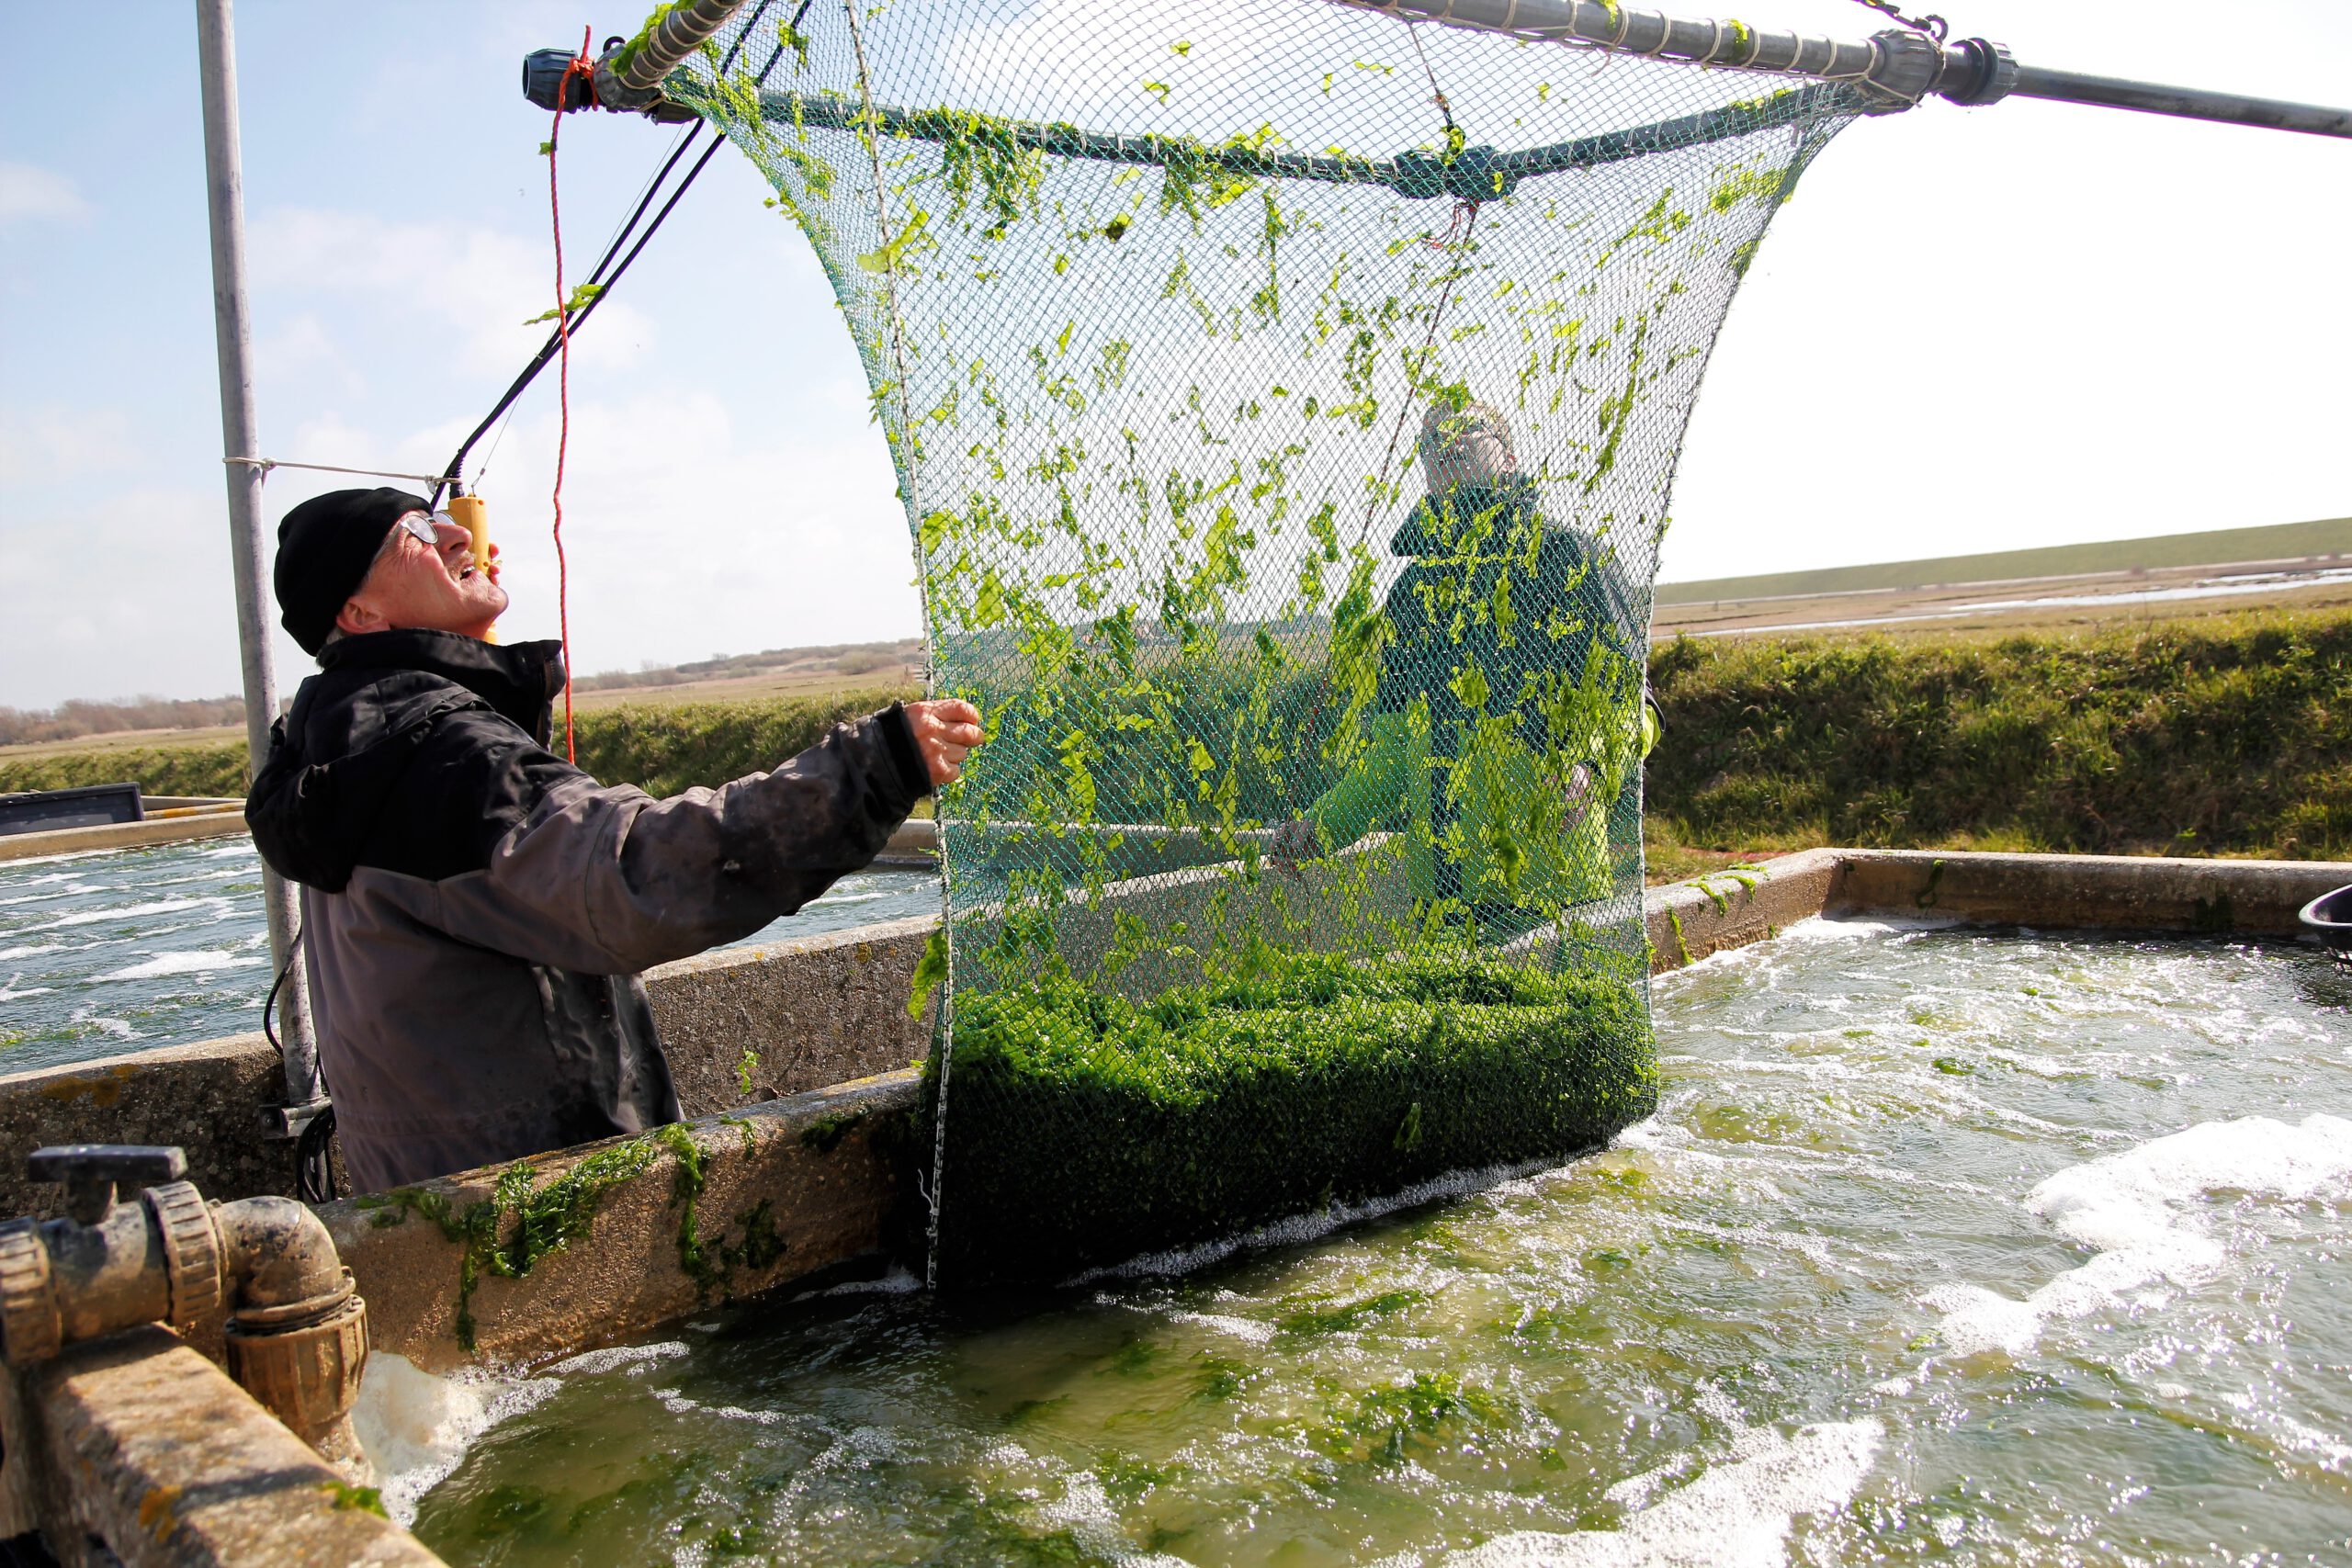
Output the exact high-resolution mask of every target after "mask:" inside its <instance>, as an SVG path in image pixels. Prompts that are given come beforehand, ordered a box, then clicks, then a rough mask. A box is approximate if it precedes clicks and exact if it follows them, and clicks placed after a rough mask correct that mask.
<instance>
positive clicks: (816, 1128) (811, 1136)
mask: <svg viewBox="0 0 2352 1568" xmlns="http://www.w3.org/2000/svg"><path fill="white" fill-rule="evenodd" d="M871 1114H872V1112H871V1111H867V1110H865V1109H864V1108H862V1107H861V1108H859V1109H856V1110H852V1111H827V1112H826V1113H825V1114H824V1115H822V1116H820V1117H818V1118H817V1119H816V1120H815V1121H814V1122H809V1125H807V1126H806V1127H803V1128H801V1129H800V1145H801V1147H803V1148H809V1149H814V1150H816V1151H817V1152H818V1153H819V1154H820V1155H822V1154H831V1153H832V1151H833V1147H834V1145H837V1144H839V1143H840V1142H841V1141H842V1139H843V1138H845V1137H847V1136H848V1135H849V1133H850V1129H852V1128H854V1127H855V1126H856V1125H857V1124H858V1123H859V1122H864V1121H865V1119H866V1117H867V1116H869V1115H871Z"/></svg>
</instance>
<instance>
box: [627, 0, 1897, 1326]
mask: <svg viewBox="0 0 2352 1568" xmlns="http://www.w3.org/2000/svg"><path fill="white" fill-rule="evenodd" d="M739 44H740V47H738V45H739ZM763 70H764V72H765V74H764V76H763V75H762V72H763ZM668 90H669V91H670V92H671V93H672V94H673V96H678V97H681V98H684V99H685V100H687V101H689V102H692V103H694V104H695V106H696V107H699V108H700V109H701V110H702V111H703V112H704V113H706V114H707V116H708V117H709V118H712V119H713V120H714V121H716V122H717V123H718V126H719V127H720V128H721V129H723V130H724V131H725V132H726V134H727V135H728V136H729V137H730V138H732V139H733V141H735V142H736V144H737V145H738V146H740V147H741V149H742V150H743V151H744V152H747V153H749V154H750V155H751V156H752V159H753V160H755V161H756V162H757V164H759V166H760V168H761V169H762V170H763V172H764V173H765V174H766V175H767V176H768V178H769V179H770V181H771V182H772V183H773V185H774V186H775V193H776V194H775V201H776V203H777V205H778V206H779V207H780V208H781V209H783V210H784V211H785V212H786V213H787V214H788V215H790V216H791V217H792V218H793V219H795V220H797V221H798V223H799V225H800V226H801V228H802V229H803V231H805V232H806V233H807V234H808V235H809V239H810V241H811V242H812V243H814V244H815V246H816V248H817V252H818V254H820V256H821V257H822V258H823V260H824V264H825V266H826V269H827V271H828V274H829V275H830V276H831V280H832V284H833V287H834V289H835V292H836V295H837V298H838V299H839V302H840V306H841V309H842V314H843V315H844V317H845V318H846V319H847V321H848V323H849V326H850V330H851V331H852V333H854V335H855V337H856V340H857V344H858V347H859V350H860V352H861V353H862V355H863V356H864V359H865V367H866V371H867V374H868V376H869V377H870V378H871V382H872V387H873V400H874V412H875V415H876V418H877V419H878V420H879V422H880V423H881V424H882V426H883V428H884V429H885V430H886V431H887V432H888V436H889V441H890V446H891V450H892V452H893V454H894V456H895V458H896V462H897V468H898V475H899V485H900V488H901V491H902V493H903V497H904V500H905V502H906V509H907V518H908V523H909V525H910V528H911V529H912V531H913V535H914V540H915V553H916V558H917V561H918V564H919V570H920V574H921V584H922V599H923V606H924V614H925V617H926V623H927V630H928V633H929V637H930V640H931V648H932V665H931V668H932V678H933V685H934V687H935V689H936V691H937V692H938V693H939V694H943V695H951V694H952V695H961V696H966V697H969V698H970V699H972V700H973V701H974V702H976V703H978V705H980V707H981V708H982V709H983V710H984V712H985V713H986V715H987V717H988V722H989V731H990V740H989V744H988V745H986V746H985V747H983V748H982V749H981V750H978V752H976V753H975V754H974V756H973V758H972V761H971V766H970V771H969V773H968V775H967V777H966V778H965V779H964V780H963V781H962V782H961V783H960V784H957V785H956V786H955V787H952V788H950V789H948V790H947V791H946V792H945V793H944V795H942V796H941V798H940V800H939V802H938V814H939V820H940V827H941V830H942V832H941V841H942V846H943V851H944V855H943V859H944V868H945V872H946V879H947V916H948V919H947V922H946V925H945V928H944V933H943V940H942V941H941V942H939V943H937V944H935V945H934V949H933V958H932V960H929V961H927V962H926V964H925V966H924V968H925V975H924V976H923V979H922V982H921V983H922V984H925V985H928V984H929V983H931V982H932V981H934V980H944V988H943V989H942V990H941V991H940V993H939V998H940V1007H939V1010H938V1012H937V1014H936V1016H937V1019H938V1023H937V1028H936V1034H935V1045H934V1049H933V1056H932V1060H931V1063H930V1073H929V1081H930V1103H931V1104H932V1106H933V1109H934V1110H935V1111H936V1116H937V1120H936V1123H935V1140H936V1142H935V1147H934V1148H933V1150H932V1151H931V1157H930V1158H929V1159H928V1160H927V1161H926V1162H925V1163H926V1164H927V1165H928V1167H929V1168H928V1169H927V1170H926V1171H925V1172H924V1179H925V1182H926V1195H927V1197H928V1199H929V1201H930V1204H931V1225H932V1237H931V1246H932V1259H931V1261H932V1267H933V1270H934V1276H935V1278H936V1279H937V1280H939V1281H940V1282H942V1283H956V1284H969V1283H976V1282H981V1281H989V1280H1054V1279H1060V1278H1066V1277H1069V1276H1070V1275H1072V1274H1075V1273H1079V1272H1082V1271H1083V1270H1085V1269H1089V1268H1093V1267H1103V1266H1110V1265H1115V1264H1117V1263H1119V1262H1120V1261H1121V1260H1123V1259H1128V1258H1135V1257H1136V1256H1137V1255H1143V1254H1152V1253H1156V1252H1166V1251H1169V1250H1170V1249H1183V1248H1187V1247H1199V1246H1203V1245H1204V1244H1213V1243H1216V1241H1218V1240H1219V1239H1220V1238H1228V1237H1232V1236H1234V1235H1238V1234H1239V1233H1243V1232H1246V1231H1248V1230H1249V1229H1250V1228H1251V1227H1256V1226H1264V1225H1267V1224H1272V1223H1274V1222H1279V1221H1282V1220H1283V1219H1285V1218H1286V1217H1289V1216H1295V1215H1300V1214H1304V1213H1321V1212H1327V1211H1329V1210H1331V1209H1333V1208H1334V1207H1335V1206H1339V1207H1342V1208H1343V1207H1344V1206H1345V1205H1348V1204H1350V1203H1354V1202H1360V1201H1364V1200H1368V1199H1372V1198H1375V1197H1379V1196H1382V1195H1393V1194H1397V1193H1398V1192H1402V1191H1408V1190H1412V1189H1413V1188H1415V1187H1416V1186H1417V1184H1426V1183H1430V1182H1433V1181H1436V1180H1438V1179H1442V1178H1446V1177H1449V1176H1452V1175H1457V1174H1459V1173H1464V1172H1491V1171H1493V1170H1495V1169H1497V1168H1512V1167H1514V1166H1524V1165H1526V1164H1529V1163H1531V1162H1546V1163H1548V1162H1553V1161H1556V1160H1557V1159H1559V1158H1561V1157H1562V1156H1566V1155H1568V1154H1571V1153H1573V1152H1575V1151H1577V1150H1579V1149H1583V1148H1588V1147H1591V1146H1593V1145H1599V1144H1600V1143H1602V1142H1604V1141H1605V1140H1606V1139H1607V1138H1608V1137H1609V1136H1610V1135H1611V1134H1612V1133H1614V1132H1615V1131H1617V1130H1618V1129H1620V1128H1622V1127H1623V1126H1625V1125H1626V1124H1627V1123H1628V1122H1632V1121H1634V1120H1635V1119H1637V1118H1639V1117H1641V1116H1643V1115H1645V1114H1646V1113H1647V1111H1649V1109H1650V1108H1651V1106H1652V1104H1653V1102H1654V1100H1655V1095H1656V1089H1655V1083H1656V1077H1655V1059H1654V1053H1653V1048H1652V1044H1651V1039H1650V1033H1649V1018H1648V996H1647V988H1646V984H1647V983H1646V974H1647V947H1646V942H1645V929H1644V924H1643V920H1642V909H1641V895H1642V886H1643V876H1642V846H1641V760H1642V756H1643V753H1644V750H1645V704H1644V693H1643V682H1644V650H1645V645H1646V636H1647V625H1648V619H1649V611H1650V584H1651V578H1652V575H1653V572H1654V570H1655V567H1656V563H1657V547H1658V541H1659V539H1660V537H1661V536H1662V535H1663V533H1664V532H1665V529H1666V525H1667V496H1668V486H1669V481H1670V479H1671V478H1672V475H1673V470H1674V462H1675V457H1676V453H1677V450H1678V446H1679V442H1680V439H1681V435H1682V431H1683V427H1684V424H1685V422H1686V420H1687V419H1688V416H1689V414H1690V411H1691V403H1692V400H1693V399H1694V397H1695V395H1696V393H1697V390H1698V386H1699V378H1700V374H1701V371H1702V368H1703V367H1704V364H1705V361H1706V355H1707V351H1708V348H1709V346H1710V344H1712V342H1713V338H1714V334H1715V333H1716V330H1717V328H1718V326H1719V325H1720V323H1721V321H1722V319H1723V315H1724V310H1725V309H1726V307H1727V306H1728V304H1729V303H1730V300H1731V297H1732V292H1733V290H1734V288H1736V286H1737V284H1738V281H1739V278H1740V276H1741V274H1742V272H1743V270H1744V269H1745V268H1746V267H1747V264H1748V261H1749V258H1750V257H1751V255H1752V254H1753V253H1754V250H1755V247H1756V244H1757V242H1758V238H1759V237H1760V236H1761V234H1762V232H1763V231H1764V227H1765V224H1766V222H1767V221H1768V220H1770V217H1771V215H1772V213H1773V211H1774V209H1776V208H1777V206H1778V205H1779V204H1780V203H1781V201H1782V200H1783V199H1784V198H1785V197H1787V196H1788V194H1789V191H1790V189H1791V187H1792V183H1793V182H1794V180H1795V179H1796V177H1797V175H1798V174H1799V172H1800V171H1801V170H1802V169H1803V168H1804V165H1805V164H1806V162H1807V160H1809V159H1810V158H1811V157H1812V156H1813V154H1814V153H1815V152H1818V151H1819V150H1820V148H1821V147H1822V146H1823V145H1824V143H1826V141H1827V140H1828V139H1829V137H1830V136H1831V135H1832V134H1834V133H1835V132H1836V131H1837V130H1838V129H1839V128H1840V127H1841V126H1842V125H1844V124H1845V123H1847V121H1848V120H1849V118H1850V117H1851V116H1852V115H1853V114H1854V113H1856V112H1858V110H1859V109H1860V101H1859V99H1858V98H1857V97H1855V96H1853V95H1852V93H1851V91H1850V90H1849V89H1848V88H1845V87H1841V86H1835V85H1830V86H1824V85H1811V86H1798V87H1795V88H1791V87H1789V86H1788V85H1786V83H1785V82H1784V81H1782V80H1781V79H1777V78H1772V77H1765V76H1757V75H1753V74H1749V73H1740V72H1736V71H1724V70H1713V71H1710V70H1702V69H1698V68H1694V67H1691V66H1689V65H1680V64H1668V63H1661V62H1654V61H1650V60H1645V59H1642V58H1636V57H1629V56H1625V55H1623V54H1617V53H1611V52H1607V51H1575V50H1570V49H1566V48H1563V47H1560V46H1557V45H1553V44H1541V43H1526V42H1521V41H1517V40H1514V39H1508V38H1502V37H1497V36H1492V35H1487V34H1477V33H1470V32H1464V31H1459V30H1453V29H1448V28H1440V27H1435V26H1428V25H1419V26H1415V25H1408V24H1407V23H1405V22H1403V21H1401V20H1399V19H1397V18H1396V17H1385V16H1380V15H1375V14H1371V13H1368V12H1364V11H1360V10H1353V9H1348V8H1344V7H1341V6H1336V5H1333V4H1330V3H1329V0H1155V3H1153V4H1150V5H1147V6H1127V7H1106V6H1097V5H1091V4H1087V3H1085V0H894V3H890V4H884V5H880V6H853V7H850V8H843V7H842V6H837V5H831V4H825V3H820V4H817V5H814V6H809V7H807V8H804V9H803V10H802V11H801V12H800V13H799V20H798V25H797V27H796V26H794V25H793V23H792V22H790V21H788V20H786V19H785V18H784V17H781V16H780V15H779V14H778V13H777V11H776V10H775V9H771V8H767V7H757V6H755V7H752V8H751V10H750V12H749V14H748V15H747V16H746V17H743V18H741V19H740V20H739V21H738V22H737V23H736V24H734V27H733V29H732V30H731V31H729V33H727V34H725V35H722V37H721V38H720V39H717V40H714V42H713V44H712V45H711V46H709V47H708V48H707V50H706V51H705V53H704V56H703V57H702V59H701V60H700V61H699V62H695V63H693V64H690V65H689V66H688V67H687V68H686V70H684V71H683V72H681V73H679V74H678V76H676V77H674V78H673V81H672V83H671V84H670V86H669V89H668ZM736 351H737V352H756V349H755V347H754V346H753V344H752V343H751V342H746V343H745V344H741V345H737V350H736Z"/></svg>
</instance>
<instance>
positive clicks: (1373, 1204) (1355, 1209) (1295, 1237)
mask: <svg viewBox="0 0 2352 1568" xmlns="http://www.w3.org/2000/svg"><path fill="white" fill-rule="evenodd" d="M1559 1168H1560V1162H1559V1161H1558V1160H1553V1159H1532V1160H1522V1161H1521V1162H1519V1163H1517V1164H1515V1165H1489V1166H1481V1167H1479V1168H1476V1169H1475V1170H1457V1171H1455V1172H1453V1174H1451V1175H1448V1176H1440V1177H1436V1178H1434V1179H1430V1180H1428V1181H1424V1182H1422V1183H1420V1184H1419V1186H1416V1187H1408V1188H1406V1189H1405V1190H1403V1191H1401V1192H1392V1193H1390V1194H1388V1195H1387V1196H1386V1197H1383V1198H1368V1199H1365V1200H1364V1201H1362V1202H1359V1203H1334V1204H1332V1205H1331V1206H1330V1207H1329V1208H1328V1209H1315V1210H1310V1211H1309V1212H1308V1213H1304V1214H1293V1215H1291V1216H1290V1217H1289V1218H1288V1219H1282V1220H1274V1221H1272V1222H1270V1223H1268V1224H1262V1225H1260V1226H1259V1227H1258V1228H1257V1229H1255V1230H1252V1231H1245V1232H1244V1233H1242V1234H1241V1235H1233V1236H1226V1237H1224V1238H1222V1239H1220V1240H1217V1241H1210V1242H1204V1243H1202V1244H1201V1245H1200V1246H1198V1247H1178V1248H1175V1249H1173V1250H1171V1251H1168V1252H1148V1253H1145V1254H1143V1255H1142V1256H1141V1257H1139V1258H1128V1259H1127V1260H1126V1261H1125V1263H1114V1264H1112V1265H1111V1266H1110V1267H1108V1268H1104V1269H1087V1270H1086V1271H1085V1272H1083V1273H1081V1274H1077V1275H1073V1276H1072V1277H1071V1278H1069V1279H1068V1280H1063V1281H1062V1283H1063V1284H1064V1286H1066V1287H1069V1286H1078V1285H1091V1284H1092V1283H1093V1282H1094V1281H1095V1280H1133V1279H1149V1278H1151V1277H1153V1276H1156V1275H1163V1274H1190V1273H1193V1272H1194V1271H1195V1270H1197V1269H1205V1268H1207V1267H1208V1266H1209V1265H1210V1264H1212V1263H1216V1262H1220V1261H1222V1260H1223V1259H1225V1258H1230V1257H1232V1256H1233V1255H1234V1254H1235V1253H1237V1252H1254V1251H1257V1250H1259V1249H1260V1248H1263V1247H1304V1246H1306V1244H1307V1243H1308V1242H1312V1241H1320V1240H1322V1239H1323V1238H1324V1237H1325V1236H1327V1235H1330V1234H1331V1233H1332V1232H1333V1231H1336V1230H1338V1229H1340V1227H1341V1226H1342V1225H1351V1224H1356V1223H1357V1222H1358V1221H1360V1220H1376V1219H1378V1218H1380V1217H1381V1216H1382V1215H1384V1214H1393V1213H1397V1211H1398V1210H1399V1209H1410V1208H1415V1207H1418V1206H1419V1205H1420V1204H1423V1203H1434V1202H1436V1201H1438V1200H1440V1199H1442V1198H1465V1197H1468V1196H1469V1195H1470V1194H1471V1193H1473V1192H1486V1191H1488V1190H1492V1189H1495V1188H1498V1187H1500V1186H1502V1185H1504V1184H1505V1183H1507V1182H1511V1181H1516V1180H1519V1179H1521V1178H1523V1177H1529V1176H1533V1175H1535V1174H1536V1173H1538V1172H1539V1171H1548V1170H1557V1169H1559Z"/></svg>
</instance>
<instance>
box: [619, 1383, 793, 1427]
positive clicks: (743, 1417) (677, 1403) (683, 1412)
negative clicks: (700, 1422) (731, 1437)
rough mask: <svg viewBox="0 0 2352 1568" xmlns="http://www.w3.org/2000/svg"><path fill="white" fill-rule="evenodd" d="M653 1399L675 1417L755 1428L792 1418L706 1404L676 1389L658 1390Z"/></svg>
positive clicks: (777, 1423)
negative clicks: (712, 1419)
mask: <svg viewBox="0 0 2352 1568" xmlns="http://www.w3.org/2000/svg"><path fill="white" fill-rule="evenodd" d="M653 1397H654V1398H656V1399H658V1400H660V1401H661V1402H662V1409H664V1410H667V1411H668V1412H670V1414H671V1415H673V1416H692V1415H703V1416H718V1417H719V1418H720V1419H721V1420H726V1421H748V1422H750V1423H752V1425H753V1426H755V1427H780V1426H782V1425H783V1424H784V1423H785V1422H786V1421H789V1420H791V1419H792V1417H791V1416H788V1415H786V1413H785V1412H784V1411H781V1410H747V1409H745V1408H744V1407H743V1406H742V1405H740V1404H704V1403H703V1402H702V1401H701V1400H699V1399H695V1398H691V1397H689V1396H688V1395H686V1394H683V1393H679V1392H678V1391H677V1390H676V1389H674V1388H657V1389H655V1390H654V1391H653Z"/></svg>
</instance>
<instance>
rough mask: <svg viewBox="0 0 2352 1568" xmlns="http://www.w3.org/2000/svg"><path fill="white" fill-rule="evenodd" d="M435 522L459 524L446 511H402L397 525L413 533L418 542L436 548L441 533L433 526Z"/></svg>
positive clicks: (439, 544)
mask: <svg viewBox="0 0 2352 1568" xmlns="http://www.w3.org/2000/svg"><path fill="white" fill-rule="evenodd" d="M436 523H447V525H449V526H450V527H452V528H455V527H458V526H460V525H459V524H458V520H457V519H456V518H454V517H452V516H450V515H449V514H448V513H446V512H435V513H430V514H428V513H423V512H407V513H401V520H400V523H399V526H400V527H401V528H403V529H405V530H407V531H408V532H409V533H410V534H413V535H414V536H415V537H416V539H417V541H418V542H419V543H420V544H425V545H430V546H432V547H434V548H435V549H436V550H437V549H439V548H440V547H441V535H440V531H439V530H438V529H436V528H435V526H434V525H435V524H436Z"/></svg>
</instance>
